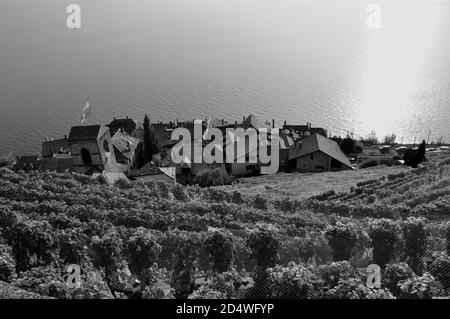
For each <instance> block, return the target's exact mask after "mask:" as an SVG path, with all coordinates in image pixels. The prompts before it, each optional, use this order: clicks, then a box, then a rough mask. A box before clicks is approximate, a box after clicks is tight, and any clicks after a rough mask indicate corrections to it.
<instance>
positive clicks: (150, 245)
mask: <svg viewBox="0 0 450 319" xmlns="http://www.w3.org/2000/svg"><path fill="white" fill-rule="evenodd" d="M126 251H127V255H128V259H129V264H130V270H131V271H132V272H133V273H135V274H137V275H138V276H140V277H142V275H143V273H144V271H146V270H147V269H148V268H150V267H151V266H152V265H153V263H155V262H156V261H157V258H158V255H159V253H160V252H161V247H160V246H159V245H158V244H157V243H156V238H154V237H153V236H152V234H151V232H150V231H148V230H146V229H144V228H138V229H137V230H136V231H135V232H134V233H133V234H132V235H131V237H130V238H128V241H127V249H126Z"/></svg>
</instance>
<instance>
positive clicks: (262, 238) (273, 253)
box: [247, 229, 280, 272]
mask: <svg viewBox="0 0 450 319" xmlns="http://www.w3.org/2000/svg"><path fill="white" fill-rule="evenodd" d="M247 246H248V247H249V248H250V249H251V250H252V256H253V258H255V260H256V265H257V266H258V268H259V271H260V272H264V271H265V270H266V269H267V268H269V267H274V266H275V263H276V261H277V259H278V249H279V247H280V242H279V240H278V238H277V236H276V235H275V233H274V232H273V231H271V230H265V229H264V230H259V231H257V232H253V233H251V234H250V236H249V237H248V239H247Z"/></svg>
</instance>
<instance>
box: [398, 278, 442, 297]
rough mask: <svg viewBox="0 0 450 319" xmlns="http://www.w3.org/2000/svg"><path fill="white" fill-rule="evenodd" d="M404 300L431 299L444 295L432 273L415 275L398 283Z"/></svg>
mask: <svg viewBox="0 0 450 319" xmlns="http://www.w3.org/2000/svg"><path fill="white" fill-rule="evenodd" d="M398 285H399V286H400V290H401V297H402V298H412V299H431V298H433V297H441V296H443V295H444V291H443V289H442V286H441V285H440V284H439V282H437V281H436V280H435V278H434V277H433V276H432V275H431V274H430V273H424V274H423V275H422V276H420V277H419V276H417V275H414V276H413V277H412V278H409V279H406V280H402V281H400V282H399V283H398Z"/></svg>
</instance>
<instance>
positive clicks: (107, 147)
mask: <svg viewBox="0 0 450 319" xmlns="http://www.w3.org/2000/svg"><path fill="white" fill-rule="evenodd" d="M103 149H104V150H105V152H109V143H108V141H106V140H105V141H103Z"/></svg>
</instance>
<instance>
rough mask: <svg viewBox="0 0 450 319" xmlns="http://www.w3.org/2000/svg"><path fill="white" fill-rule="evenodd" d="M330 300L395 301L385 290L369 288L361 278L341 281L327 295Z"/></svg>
mask: <svg viewBox="0 0 450 319" xmlns="http://www.w3.org/2000/svg"><path fill="white" fill-rule="evenodd" d="M325 297H326V298H330V299H394V296H393V295H392V294H391V293H390V292H389V291H388V290H385V289H376V288H368V287H367V286H366V285H365V283H364V282H363V281H362V280H361V279H360V278H344V279H340V280H339V282H338V283H337V285H336V286H335V287H334V288H332V289H330V290H328V291H327V292H326V293H325Z"/></svg>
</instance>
